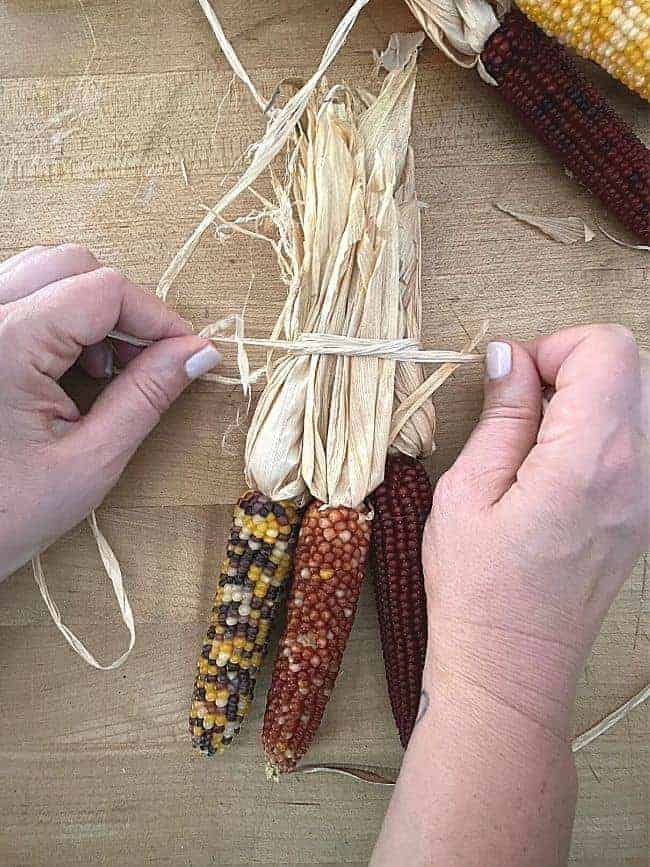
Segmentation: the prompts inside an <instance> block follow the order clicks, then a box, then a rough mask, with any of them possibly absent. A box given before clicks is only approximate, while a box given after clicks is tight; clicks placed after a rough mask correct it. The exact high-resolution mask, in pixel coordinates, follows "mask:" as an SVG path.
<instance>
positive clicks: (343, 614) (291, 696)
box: [263, 500, 371, 773]
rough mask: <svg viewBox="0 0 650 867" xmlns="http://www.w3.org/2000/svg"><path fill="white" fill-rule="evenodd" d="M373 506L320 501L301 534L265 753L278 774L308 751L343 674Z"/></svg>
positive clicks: (272, 689) (270, 701)
mask: <svg viewBox="0 0 650 867" xmlns="http://www.w3.org/2000/svg"><path fill="white" fill-rule="evenodd" d="M370 524H371V517H370V513H369V511H368V509H367V508H366V507H365V506H360V507H359V508H357V509H350V508H346V507H344V506H337V507H336V508H332V507H325V508H324V507H323V504H322V503H321V502H319V501H318V500H314V501H312V503H311V504H310V506H309V508H308V509H307V512H306V513H305V517H304V519H303V521H302V526H301V528H300V536H299V539H298V545H297V547H296V553H295V560H294V569H293V575H294V577H293V584H292V588H291V593H290V595H289V602H288V612H287V624H286V628H285V631H284V634H283V636H282V639H281V641H280V645H279V648H278V655H277V657H276V661H275V668H274V671H273V678H272V681H271V687H270V689H269V694H268V698H267V702H266V712H265V714H264V732H263V740H264V749H265V752H266V755H267V758H268V760H269V763H270V767H271V769H272V770H273V772H274V773H277V772H280V773H286V772H287V771H291V770H293V768H294V767H295V766H296V763H297V762H298V760H299V759H300V758H301V757H302V756H303V755H304V754H305V753H306V752H307V750H308V749H309V745H310V744H311V741H312V739H313V737H314V733H315V732H316V729H317V728H318V726H319V724H320V721H321V718H322V716H323V712H324V710H325V706H326V705H327V702H328V699H329V697H330V694H331V692H332V688H333V686H334V681H335V680H336V676H337V674H338V672H339V668H340V665H341V659H342V657H343V651H344V650H345V645H346V643H347V640H348V636H349V634H350V629H351V628H352V622H353V620H354V614H355V611H356V606H357V601H358V599H359V593H360V590H361V582H362V580H363V572H364V566H365V564H366V560H367V556H368V548H369V545H370Z"/></svg>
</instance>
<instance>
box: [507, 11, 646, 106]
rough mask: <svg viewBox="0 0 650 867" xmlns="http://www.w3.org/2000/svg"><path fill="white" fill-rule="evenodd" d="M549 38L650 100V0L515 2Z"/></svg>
mask: <svg viewBox="0 0 650 867" xmlns="http://www.w3.org/2000/svg"><path fill="white" fill-rule="evenodd" d="M517 6H519V8H520V9H521V11H522V12H525V13H526V15H527V16H528V18H530V19H531V20H532V21H534V22H535V24H538V25H539V26H540V27H541V28H542V30H543V31H544V32H545V33H547V34H548V35H549V36H555V37H556V38H557V39H559V40H560V42H563V43H565V44H566V45H569V46H570V47H571V48H573V49H574V50H575V51H577V52H578V54H581V55H582V56H583V57H586V58H587V59H589V60H593V61H595V62H596V63H598V64H600V66H602V67H603V69H606V70H607V71H608V72H609V74H610V75H613V76H614V78H618V79H619V81H622V82H623V83H624V84H626V85H627V86H628V87H629V88H630V89H631V90H636V91H637V93H640V94H641V96H642V97H643V98H644V99H650V0H517Z"/></svg>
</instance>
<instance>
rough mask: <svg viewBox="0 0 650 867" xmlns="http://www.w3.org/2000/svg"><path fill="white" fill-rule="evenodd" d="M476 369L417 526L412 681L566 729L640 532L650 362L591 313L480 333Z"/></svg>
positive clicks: (642, 545)
mask: <svg viewBox="0 0 650 867" xmlns="http://www.w3.org/2000/svg"><path fill="white" fill-rule="evenodd" d="M509 359H511V369H510V370H509V372H508V365H509ZM487 367H488V377H487V379H486V387H485V406H484V410H483V414H482V417H481V420H480V422H479V424H478V426H477V427H476V429H475V431H474V432H473V434H472V436H471V438H470V440H469V441H468V443H467V445H466V447H465V448H464V449H463V451H462V453H461V455H460V456H459V458H458V460H457V461H456V463H455V464H454V466H453V467H452V468H451V470H449V472H448V473H446V474H445V475H444V476H443V477H442V479H441V480H440V482H439V483H438V486H437V488H436V491H435V496H434V501H433V511H432V514H431V518H430V521H429V523H428V527H427V532H426V534H425V540H424V546H423V559H424V566H425V573H426V579H427V592H428V602H429V652H428V657H427V670H426V673H425V678H424V682H425V684H427V683H430V684H431V689H434V690H435V689H436V688H437V685H438V686H440V687H441V688H444V687H442V686H441V685H442V684H444V683H445V682H446V683H447V684H448V686H449V688H450V690H453V691H454V692H455V693H456V695H457V696H462V695H463V694H468V693H471V692H473V691H478V692H479V693H481V692H485V693H488V694H489V695H491V696H492V697H493V698H494V699H495V701H496V702H497V703H499V704H500V705H502V706H504V707H507V708H509V709H514V710H515V711H516V713H517V714H518V716H519V718H520V720H522V719H523V720H526V719H527V720H531V721H532V722H533V723H536V724H539V725H541V726H543V727H544V728H545V729H547V730H548V731H550V732H554V733H556V734H557V735H559V736H560V737H561V738H562V739H563V740H566V739H567V738H568V737H569V724H570V713H571V710H572V706H573V700H574V695H575V689H576V683H577V679H578V676H579V673H580V671H581V669H582V666H583V664H584V661H585V659H586V656H587V654H588V652H589V650H590V648H591V645H592V643H593V641H594V639H595V637H596V635H597V633H598V630H599V628H600V625H601V623H602V620H603V618H604V616H605V613H606V612H607V610H608V608H609V606H610V605H611V603H612V601H613V599H614V597H615V596H616V594H617V592H618V590H619V589H620V587H621V584H622V583H623V581H624V580H625V579H626V578H627V577H628V575H629V574H630V572H631V570H632V568H633V566H634V563H635V562H636V560H637V558H638V557H639V555H640V554H641V553H642V552H643V551H644V550H646V549H647V547H648V544H649V542H650V501H649V497H650V495H649V491H650V475H649V470H650V467H649V464H650V461H649V454H648V436H649V435H650V408H649V393H650V370H649V367H650V365H648V359H647V356H644V357H643V362H642V363H641V362H640V357H639V350H638V348H637V345H636V343H635V341H634V339H633V337H632V336H631V335H630V334H629V333H628V332H627V331H625V330H624V329H622V328H620V327H618V326H609V325H596V326H590V327H579V328H569V329H566V330H563V331H560V332H558V333H556V334H553V335H551V336H548V337H541V338H539V339H537V340H535V341H533V342H532V343H530V344H524V345H519V344H517V343H514V342H513V343H511V344H510V345H508V344H497V345H496V346H495V345H494V344H493V345H492V347H491V348H490V350H489V352H488V365H487ZM642 370H643V373H642ZM490 375H491V376H492V378H491V377H490ZM543 386H551V387H552V388H554V389H555V394H554V396H553V397H552V399H551V401H550V404H549V406H548V409H547V411H546V413H545V414H544V417H543V419H542V420H541V426H540V418H541V410H542V388H543ZM425 689H426V686H425ZM468 702H469V704H470V705H473V704H474V703H473V702H472V700H471V699H469V698H468Z"/></svg>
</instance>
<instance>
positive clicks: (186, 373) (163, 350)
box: [73, 336, 221, 463]
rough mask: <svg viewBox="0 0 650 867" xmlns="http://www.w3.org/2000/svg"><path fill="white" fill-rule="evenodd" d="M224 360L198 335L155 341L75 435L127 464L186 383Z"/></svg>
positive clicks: (105, 393) (99, 401)
mask: <svg viewBox="0 0 650 867" xmlns="http://www.w3.org/2000/svg"><path fill="white" fill-rule="evenodd" d="M220 359H221V356H220V354H219V352H218V351H217V350H216V349H215V347H214V346H213V345H212V344H211V343H208V342H207V341H205V340H203V339H201V338H199V337H194V336H191V337H173V338H167V339H166V340H160V341H157V342H156V343H154V344H153V345H152V346H150V347H149V348H147V349H145V350H144V351H143V352H141V353H140V355H138V357H137V358H135V359H134V360H133V361H131V362H130V363H129V364H128V366H127V367H126V368H125V369H124V370H123V371H122V373H120V375H119V376H117V377H116V378H115V379H114V380H113V381H112V382H111V384H110V385H109V386H108V387H107V388H106V389H105V390H104V391H103V392H102V394H101V395H100V397H99V398H98V399H97V400H96V401H95V403H94V405H93V407H92V409H91V410H90V412H89V413H88V415H86V416H85V417H84V418H83V419H82V420H81V421H80V422H79V423H78V426H77V428H76V431H75V432H74V434H73V435H74V436H79V437H83V438H84V440H85V442H86V443H88V442H90V443H92V444H93V446H96V447H99V448H102V449H103V450H105V455H106V456H107V457H109V459H110V458H111V457H112V456H115V457H117V458H122V457H123V458H124V463H126V461H128V460H129V458H130V457H131V455H132V454H133V452H134V451H135V450H136V449H137V448H138V446H139V445H140V443H141V442H142V440H143V439H144V438H145V437H146V436H147V434H149V433H150V432H151V431H152V430H153V428H154V427H155V426H156V425H157V424H158V422H159V421H160V418H161V416H162V415H163V413H165V412H166V411H167V410H168V409H169V407H170V406H171V404H172V403H173V402H174V401H175V400H176V398H177V397H178V396H179V395H180V394H181V392H182V391H183V390H184V389H185V387H186V386H187V385H189V383H190V382H191V381H192V380H193V379H196V378H197V377H199V376H201V375H202V374H204V373H207V372H208V371H209V370H212V369H213V368H215V367H216V366H217V365H218V363H219V361H220ZM106 453H108V454H106Z"/></svg>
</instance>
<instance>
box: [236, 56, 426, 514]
mask: <svg viewBox="0 0 650 867" xmlns="http://www.w3.org/2000/svg"><path fill="white" fill-rule="evenodd" d="M415 77H416V50H415V47H414V46H412V47H411V49H410V51H409V53H408V56H407V58H406V60H405V66H404V68H399V69H396V70H394V71H392V72H390V73H389V74H388V75H387V77H386V79H385V81H384V84H383V86H382V89H381V92H380V94H379V96H378V97H377V99H376V100H375V101H374V102H370V97H369V95H368V94H367V93H366V92H365V91H364V92H363V93H361V92H359V91H356V90H354V89H352V88H348V87H344V86H337V87H333V88H331V89H327V87H326V86H324V87H322V88H320V89H319V91H318V92H317V93H316V94H314V96H313V97H312V98H311V99H310V101H309V103H308V104H307V108H306V110H305V114H304V115H303V117H302V120H301V123H300V125H299V126H298V127H297V129H296V131H295V133H294V135H293V137H292V143H291V147H290V151H289V156H288V161H287V171H286V177H285V178H284V181H283V183H282V184H280V183H279V182H278V180H277V179H276V180H275V183H274V186H275V193H276V198H277V207H276V208H274V209H273V210H272V211H271V213H272V214H273V215H274V220H275V222H276V225H277V228H278V233H279V236H280V238H281V239H283V244H282V245H281V246H280V247H279V248H278V250H279V258H280V266H281V272H282V273H283V274H284V275H285V279H286V281H287V283H288V297H287V302H286V304H285V307H284V310H283V312H282V315H281V317H280V319H279V321H278V323H277V325H276V328H275V330H274V335H278V336H279V335H282V336H283V337H284V338H285V339H287V340H291V341H293V340H297V339H298V337H299V336H300V335H301V334H305V333H309V332H320V333H323V334H328V335H345V336H347V337H352V338H367V339H370V340H373V339H374V340H399V339H400V338H416V339H419V336H420V318H421V310H420V254H421V250H420V248H421V241H420V225H419V213H418V210H419V209H418V203H417V196H416V192H415V181H414V168H413V156H412V153H411V152H410V148H409V138H410V131H411V111H412V104H413V93H414V87H415ZM424 377H425V374H424V372H423V370H422V366H421V365H418V364H413V363H401V362H400V363H396V362H395V360H393V359H387V358H367V357H346V356H325V355H315V356H311V357H308V358H306V357H296V356H295V355H286V354H282V355H280V356H279V357H278V356H271V357H270V359H269V369H268V384H267V387H266V389H265V391H264V393H263V394H262V396H261V398H260V400H259V403H258V405H257V408H256V411H255V414H254V416H253V419H252V421H251V425H250V429H249V434H248V438H247V442H246V455H245V456H246V477H247V483H248V484H249V485H250V486H251V487H253V488H256V489H257V490H261V491H263V492H264V493H266V494H267V495H269V496H271V497H273V498H274V499H286V498H291V497H300V496H302V495H303V494H304V493H306V491H307V490H308V491H309V493H310V494H311V495H312V496H314V497H317V498H318V499H320V500H322V501H323V502H326V503H329V504H331V505H344V506H350V507H355V506H357V505H358V504H359V503H361V502H362V501H363V500H364V498H365V497H366V496H367V495H368V494H369V493H370V492H371V491H372V490H374V488H375V487H377V485H379V484H380V483H381V480H382V478H383V473H384V465H385V458H386V453H387V451H388V447H389V445H390V444H391V440H390V434H391V420H392V416H393V411H394V409H395V408H396V407H397V406H399V404H400V403H401V400H402V399H403V398H406V397H407V396H408V395H410V394H411V393H412V392H413V391H415V390H416V389H417V387H418V386H419V385H420V384H421V383H422V382H423V380H424ZM433 434H434V413H433V407H432V405H431V402H430V400H428V399H425V401H424V402H423V403H422V405H421V406H420V407H419V408H418V409H417V411H416V412H415V413H414V414H413V415H412V416H411V417H410V418H409V419H408V420H407V421H406V423H405V425H404V426H403V427H402V429H401V430H400V431H399V433H398V434H397V436H396V444H397V442H398V441H399V447H400V448H402V449H403V450H404V451H407V453H409V454H419V455H426V454H429V453H430V452H431V451H432V449H433Z"/></svg>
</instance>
